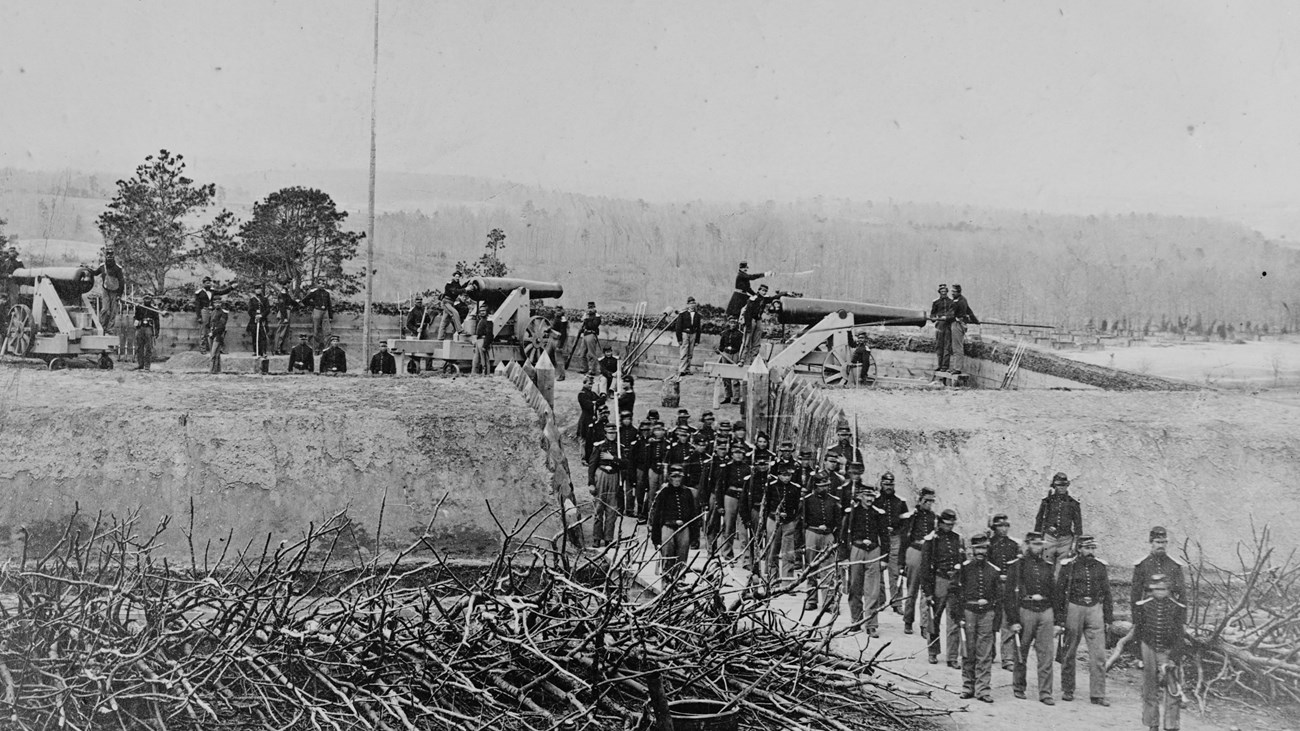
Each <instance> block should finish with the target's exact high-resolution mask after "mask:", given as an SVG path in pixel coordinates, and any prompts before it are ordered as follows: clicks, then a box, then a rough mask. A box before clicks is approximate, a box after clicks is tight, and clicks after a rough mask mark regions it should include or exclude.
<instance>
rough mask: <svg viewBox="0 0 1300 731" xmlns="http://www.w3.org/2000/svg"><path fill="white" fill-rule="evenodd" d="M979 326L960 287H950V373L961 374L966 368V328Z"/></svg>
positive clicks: (977, 319) (957, 285) (956, 285)
mask: <svg viewBox="0 0 1300 731" xmlns="http://www.w3.org/2000/svg"><path fill="white" fill-rule="evenodd" d="M978 324H980V321H979V318H978V317H976V316H975V312H974V311H973V310H971V308H970V303H969V302H967V301H966V298H965V297H964V296H962V293H961V285H960V284H954V285H952V326H951V327H950V328H949V329H948V343H949V344H948V350H949V352H950V353H951V356H950V365H951V368H950V370H951V372H952V373H957V374H959V373H961V369H962V368H964V367H965V366H966V326H967V325H978Z"/></svg>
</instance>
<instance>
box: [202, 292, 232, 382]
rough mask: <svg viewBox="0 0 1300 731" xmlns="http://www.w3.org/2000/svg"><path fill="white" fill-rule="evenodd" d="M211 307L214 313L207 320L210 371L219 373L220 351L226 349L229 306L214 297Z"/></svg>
mask: <svg viewBox="0 0 1300 731" xmlns="http://www.w3.org/2000/svg"><path fill="white" fill-rule="evenodd" d="M212 305H213V309H215V310H216V312H214V313H213V314H212V315H211V316H210V318H209V320H208V334H207V341H208V343H209V344H210V345H211V347H212V368H211V371H212V372H213V373H220V372H221V351H223V350H225V348H226V323H227V322H229V321H230V305H228V304H226V303H225V302H221V301H220V297H214V298H213V302H212Z"/></svg>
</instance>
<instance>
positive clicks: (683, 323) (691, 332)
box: [673, 297, 704, 376]
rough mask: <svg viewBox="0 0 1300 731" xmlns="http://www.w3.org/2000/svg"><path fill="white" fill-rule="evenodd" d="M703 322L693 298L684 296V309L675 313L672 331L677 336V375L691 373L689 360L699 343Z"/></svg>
mask: <svg viewBox="0 0 1300 731" xmlns="http://www.w3.org/2000/svg"><path fill="white" fill-rule="evenodd" d="M703 324H704V321H703V319H701V318H700V313H698V312H696V311H695V298H694V297H687V298H686V309H685V310H684V311H682V312H679V313H677V321H676V322H675V323H674V324H673V332H674V333H675V334H676V336H677V355H678V360H679V361H680V362H679V363H678V366H677V375H678V376H689V375H691V360H692V359H693V358H694V357H695V346H696V345H699V344H700V326H701V325H703Z"/></svg>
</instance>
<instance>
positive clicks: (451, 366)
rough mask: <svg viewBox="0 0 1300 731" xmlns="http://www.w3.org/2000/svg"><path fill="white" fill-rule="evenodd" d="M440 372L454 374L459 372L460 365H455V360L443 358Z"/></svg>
mask: <svg viewBox="0 0 1300 731" xmlns="http://www.w3.org/2000/svg"><path fill="white" fill-rule="evenodd" d="M442 372H443V373H445V374H447V375H449V376H454V375H456V374H459V373H460V366H458V365H456V361H453V360H444V361H443V362H442Z"/></svg>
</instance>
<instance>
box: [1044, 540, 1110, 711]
mask: <svg viewBox="0 0 1300 731" xmlns="http://www.w3.org/2000/svg"><path fill="white" fill-rule="evenodd" d="M1096 548H1097V541H1096V540H1095V539H1094V538H1093V537H1092V536H1079V552H1078V553H1076V554H1075V555H1074V556H1071V557H1070V558H1067V559H1065V560H1064V561H1062V562H1061V575H1060V576H1059V577H1057V581H1056V589H1057V597H1056V607H1057V610H1056V611H1057V614H1058V615H1059V616H1061V617H1063V618H1064V620H1065V650H1064V654H1063V655H1062V657H1061V700H1063V701H1072V700H1074V673H1075V664H1076V660H1075V654H1076V653H1077V652H1078V649H1079V641H1080V640H1081V639H1082V640H1084V641H1086V642H1087V643H1088V697H1089V698H1090V699H1091V700H1092V702H1093V703H1094V704H1096V705H1099V706H1109V705H1110V701H1108V700H1106V654H1105V653H1106V627H1107V626H1109V625H1110V623H1111V622H1113V621H1115V616H1114V615H1115V608H1114V602H1113V601H1111V596H1110V575H1109V573H1108V567H1107V566H1106V562H1105V561H1102V560H1101V559H1099V558H1097V557H1095V556H1094V555H1093V552H1094V551H1095V550H1096Z"/></svg>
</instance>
